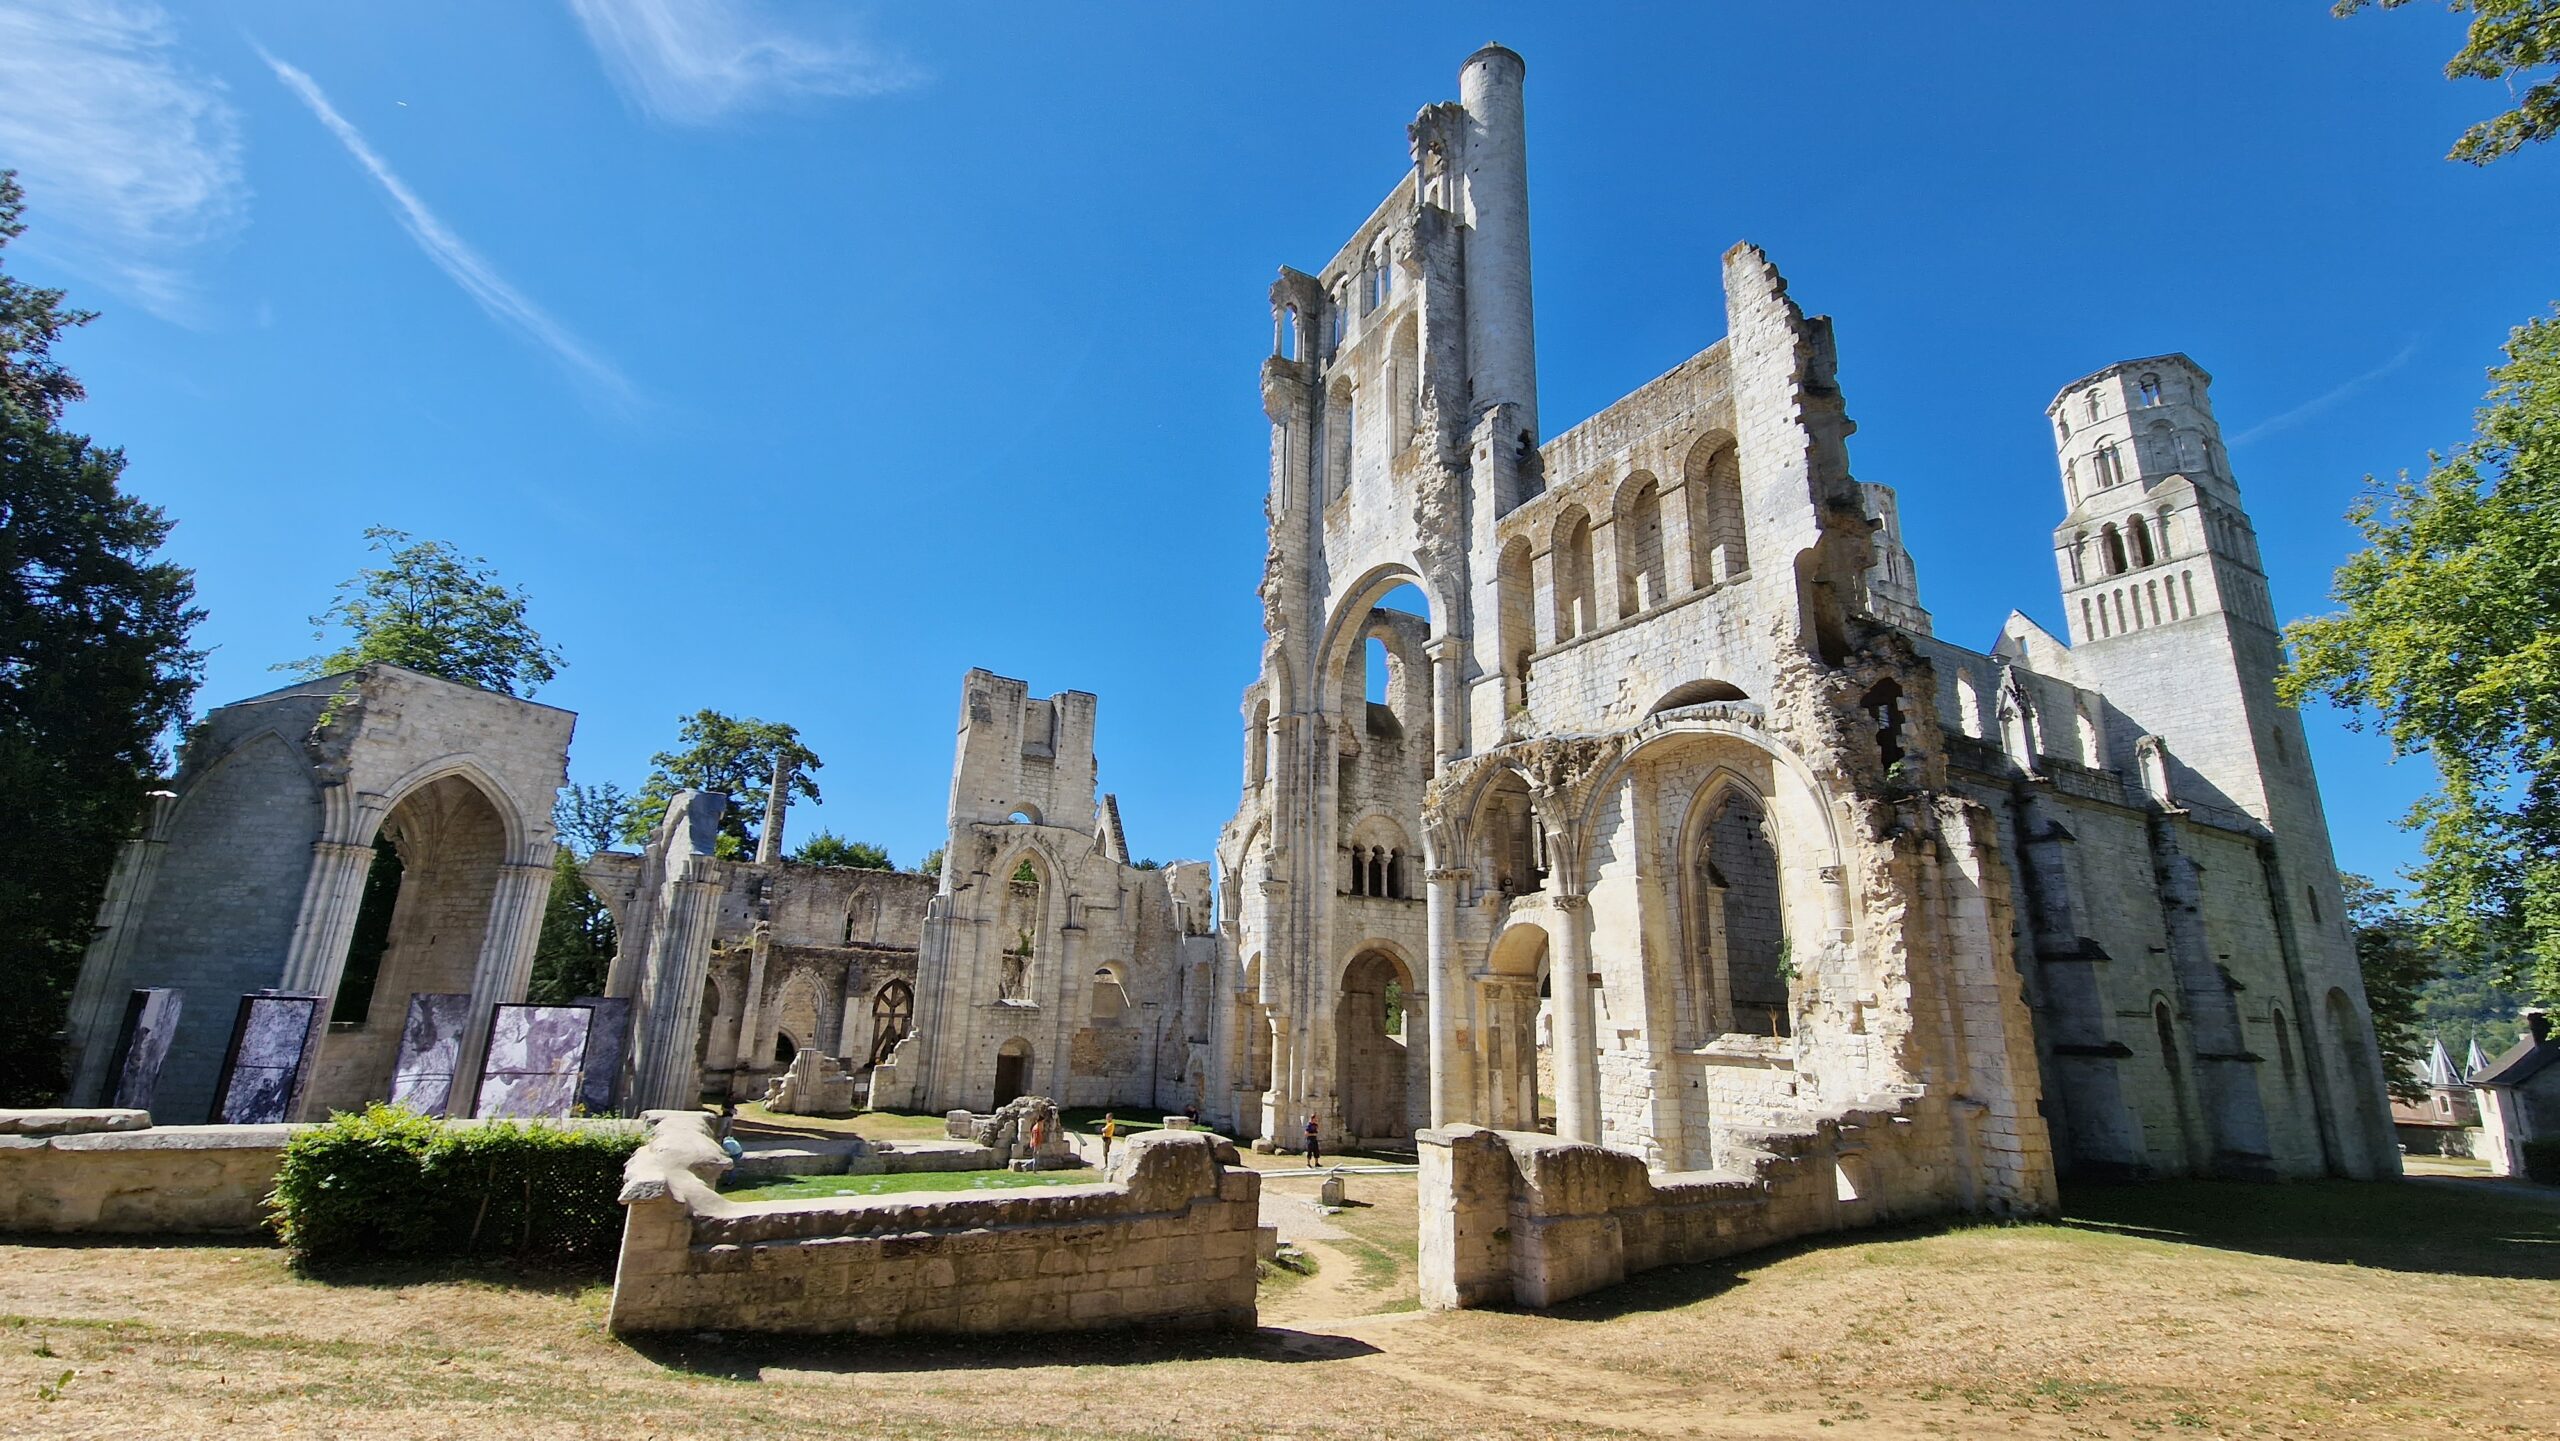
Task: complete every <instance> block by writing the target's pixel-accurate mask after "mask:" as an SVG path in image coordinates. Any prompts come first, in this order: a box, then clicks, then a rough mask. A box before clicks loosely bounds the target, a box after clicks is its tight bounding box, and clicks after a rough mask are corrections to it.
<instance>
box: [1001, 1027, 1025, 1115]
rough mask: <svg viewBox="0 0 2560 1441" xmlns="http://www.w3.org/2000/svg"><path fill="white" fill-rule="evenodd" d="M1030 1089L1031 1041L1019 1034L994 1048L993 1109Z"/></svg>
mask: <svg viewBox="0 0 2560 1441" xmlns="http://www.w3.org/2000/svg"><path fill="white" fill-rule="evenodd" d="M1030 1089H1031V1043H1030V1042H1029V1041H1026V1040H1024V1039H1022V1038H1021V1037H1020V1036H1016V1037H1014V1038H1013V1039H1012V1040H1010V1041H1007V1042H1005V1043H1004V1044H1003V1045H1001V1046H999V1047H997V1048H996V1091H995V1107H994V1108H995V1109H1001V1108H1002V1107H1003V1106H1004V1103H1005V1102H1007V1101H1010V1100H1013V1099H1015V1098H1016V1097H1019V1096H1021V1095H1024V1094H1026V1093H1027V1092H1028V1091H1029V1090H1030Z"/></svg>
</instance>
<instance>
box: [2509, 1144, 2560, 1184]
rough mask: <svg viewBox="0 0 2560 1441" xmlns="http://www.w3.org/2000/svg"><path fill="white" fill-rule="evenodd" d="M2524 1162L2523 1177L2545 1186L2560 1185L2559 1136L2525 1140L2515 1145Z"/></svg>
mask: <svg viewBox="0 0 2560 1441" xmlns="http://www.w3.org/2000/svg"><path fill="white" fill-rule="evenodd" d="M2517 1150H2518V1151H2519V1152H2520V1153H2521V1155H2520V1157H2519V1159H2521V1160H2522V1161H2523V1162H2524V1178H2525V1179H2526V1180H2528V1181H2540V1182H2541V1183H2542V1184H2544V1185H2546V1186H2560V1136H2548V1137H2545V1138H2543V1139H2542V1140H2539V1141H2526V1142H2524V1143H2523V1144H2522V1145H2520V1146H2518V1147H2517Z"/></svg>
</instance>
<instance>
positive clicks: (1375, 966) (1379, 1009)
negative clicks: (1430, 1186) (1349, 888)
mask: <svg viewBox="0 0 2560 1441" xmlns="http://www.w3.org/2000/svg"><path fill="white" fill-rule="evenodd" d="M1412 997H1413V975H1412V973H1411V972H1409V971H1407V970H1406V969H1405V966H1404V963H1403V962H1401V961H1399V960H1397V959H1396V958H1395V957H1394V956H1392V955H1389V954H1388V953H1386V952H1385V951H1381V950H1365V951H1362V952H1361V953H1360V954H1359V955H1357V956H1354V957H1352V960H1351V964H1350V965H1349V966H1348V967H1345V968H1344V970H1343V973H1342V987H1341V991H1340V994H1339V995H1338V996H1337V997H1336V999H1335V1002H1334V1010H1333V1020H1334V1051H1333V1053H1334V1057H1335V1064H1336V1065H1337V1067H1338V1068H1339V1070H1338V1072H1337V1075H1336V1081H1337V1083H1338V1084H1339V1086H1340V1087H1341V1096H1342V1125H1343V1129H1344V1130H1345V1131H1346V1132H1348V1133H1349V1134H1350V1135H1352V1136H1354V1137H1359V1138H1365V1139H1376V1140H1384V1139H1394V1140H1403V1139H1404V1138H1406V1137H1409V1136H1411V1135H1412V1134H1413V1110H1412V1106H1411V1092H1412V1085H1413V1080H1414V1078H1415V1076H1417V1075H1418V1074H1419V1073H1420V1067H1419V1065H1418V1064H1417V1062H1416V1060H1415V1057H1414V1054H1413V1049H1414V1048H1413V1047H1412V1046H1411V1045H1410V1043H1409V1039H1408V1038H1409V1037H1411V1036H1412V1035H1413V1033H1414V1029H1415V1028H1414V1027H1413V1026H1411V1025H1409V1024H1408V1021H1409V1019H1410V1018H1411V1015H1412V1011H1413V1005H1412Z"/></svg>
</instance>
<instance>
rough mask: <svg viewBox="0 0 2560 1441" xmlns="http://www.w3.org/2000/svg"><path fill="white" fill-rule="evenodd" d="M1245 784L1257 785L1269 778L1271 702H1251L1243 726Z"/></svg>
mask: <svg viewBox="0 0 2560 1441" xmlns="http://www.w3.org/2000/svg"><path fill="white" fill-rule="evenodd" d="M1244 776H1245V784H1246V785H1248V786H1255V787H1259V786H1261V785H1263V784H1264V783H1265V782H1267V781H1269V780H1270V779H1271V702H1269V701H1267V700H1258V701H1255V702H1254V703H1253V714H1252V716H1251V717H1250V718H1248V719H1247V720H1246V721H1245V728H1244Z"/></svg>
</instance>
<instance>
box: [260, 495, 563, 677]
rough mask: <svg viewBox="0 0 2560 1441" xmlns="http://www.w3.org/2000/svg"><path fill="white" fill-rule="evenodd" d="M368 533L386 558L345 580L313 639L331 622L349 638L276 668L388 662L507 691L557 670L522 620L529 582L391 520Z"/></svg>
mask: <svg viewBox="0 0 2560 1441" xmlns="http://www.w3.org/2000/svg"><path fill="white" fill-rule="evenodd" d="M364 538H365V542H366V544H367V546H368V547H369V548H370V549H373V550H376V551H380V552H383V553H384V557H385V558H384V562H383V563H382V564H381V565H378V566H366V567H365V568H364V569H362V570H359V571H357V572H356V574H355V576H354V578H353V579H351V580H346V581H341V582H339V585H338V598H337V599H336V600H335V601H332V602H330V605H329V608H328V609H327V610H324V611H322V612H320V613H319V614H318V615H315V616H313V617H312V618H311V625H312V628H313V629H312V639H314V640H317V641H320V642H322V643H324V644H325V643H326V642H327V641H328V639H329V635H330V632H332V631H333V630H334V631H343V632H345V638H344V639H343V640H342V641H341V642H340V643H339V644H338V645H337V646H336V647H335V648H334V649H331V650H329V651H327V652H325V653H323V654H320V655H316V656H310V657H307V658H305V659H303V660H298V661H286V662H284V663H282V664H279V665H278V666H276V667H275V668H276V669H277V670H284V671H293V672H295V673H296V674H299V675H304V676H322V675H335V674H337V673H338V672H339V671H343V670H353V669H354V668H356V667H357V666H360V665H365V664H368V663H370V662H373V661H388V662H390V663H391V664H393V665H401V666H407V667H408V668H409V669H411V670H415V671H424V672H425V673H427V674H428V675H434V676H442V677H444V678H445V679H446V680H453V681H460V682H462V683H463V684H465V685H476V686H479V687H481V688H482V689H484V690H493V691H497V692H499V693H500V694H503V695H531V694H533V693H534V692H535V691H536V690H538V689H540V688H541V686H542V684H543V682H545V681H548V680H550V679H551V678H552V677H553V676H555V675H558V674H559V673H560V667H561V666H562V665H563V664H565V662H564V661H562V660H561V658H560V653H559V652H558V651H556V650H553V649H552V648H551V647H549V646H547V645H545V644H543V642H542V636H541V634H540V632H538V631H536V630H535V629H534V628H533V625H532V623H531V622H529V621H527V620H526V619H525V610H526V606H527V599H526V596H525V593H524V590H523V589H522V588H521V587H517V588H513V589H510V588H509V587H508V586H507V585H506V584H505V583H504V582H502V581H500V580H499V579H498V575H497V572H496V571H494V570H492V569H491V568H490V566H489V562H487V561H486V560H483V559H480V558H478V557H476V556H475V557H472V558H469V559H465V558H464V557H463V555H462V553H461V552H460V551H457V550H455V549H454V548H453V547H452V546H450V545H447V544H445V543H444V542H443V541H440V540H411V539H410V538H409V535H408V533H407V532H406V531H398V530H393V529H391V528H390V527H388V526H381V525H377V526H371V527H369V528H367V529H366V531H365V533H364Z"/></svg>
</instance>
